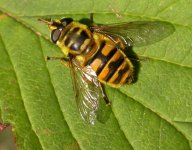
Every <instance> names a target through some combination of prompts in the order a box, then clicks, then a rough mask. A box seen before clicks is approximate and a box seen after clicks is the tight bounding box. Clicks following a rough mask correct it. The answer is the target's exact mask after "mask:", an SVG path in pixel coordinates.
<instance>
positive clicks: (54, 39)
mask: <svg viewBox="0 0 192 150" xmlns="http://www.w3.org/2000/svg"><path fill="white" fill-rule="evenodd" d="M61 31H62V30H61V29H55V30H53V31H52V32H51V40H52V42H53V43H56V42H57V40H58V39H59V37H60V35H61Z"/></svg>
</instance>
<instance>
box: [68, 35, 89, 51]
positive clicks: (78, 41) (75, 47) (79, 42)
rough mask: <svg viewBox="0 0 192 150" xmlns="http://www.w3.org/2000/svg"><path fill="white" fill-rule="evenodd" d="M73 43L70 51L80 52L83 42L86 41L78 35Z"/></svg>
mask: <svg viewBox="0 0 192 150" xmlns="http://www.w3.org/2000/svg"><path fill="white" fill-rule="evenodd" d="M74 37H75V36H73V35H72V37H71V39H73V38H74ZM75 38H76V39H75V40H74V43H73V44H72V45H71V46H70V49H71V50H75V51H80V47H81V45H82V44H83V43H84V41H85V40H86V39H87V38H86V37H84V36H81V35H78V36H77V37H75Z"/></svg>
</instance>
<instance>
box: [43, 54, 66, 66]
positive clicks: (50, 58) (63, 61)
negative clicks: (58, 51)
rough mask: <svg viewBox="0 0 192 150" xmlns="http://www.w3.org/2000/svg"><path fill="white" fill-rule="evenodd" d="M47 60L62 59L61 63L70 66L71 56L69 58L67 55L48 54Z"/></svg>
mask: <svg viewBox="0 0 192 150" xmlns="http://www.w3.org/2000/svg"><path fill="white" fill-rule="evenodd" d="M45 60H46V61H49V60H60V61H61V63H62V64H64V66H66V67H69V58H67V57H49V56H46V57H45Z"/></svg>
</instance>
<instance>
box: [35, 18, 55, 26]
mask: <svg viewBox="0 0 192 150" xmlns="http://www.w3.org/2000/svg"><path fill="white" fill-rule="evenodd" d="M38 21H41V22H43V23H45V24H48V25H52V24H53V22H52V21H48V20H47V19H42V18H38Z"/></svg>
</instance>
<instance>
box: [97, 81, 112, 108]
mask: <svg viewBox="0 0 192 150" xmlns="http://www.w3.org/2000/svg"><path fill="white" fill-rule="evenodd" d="M99 84H100V89H101V92H102V96H103V99H104V101H105V103H106V105H107V106H110V105H111V102H110V101H109V99H108V97H107V96H106V93H105V90H104V85H103V84H101V83H99Z"/></svg>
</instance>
